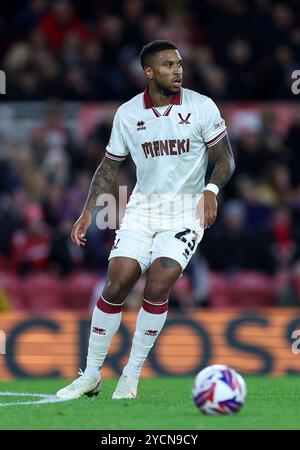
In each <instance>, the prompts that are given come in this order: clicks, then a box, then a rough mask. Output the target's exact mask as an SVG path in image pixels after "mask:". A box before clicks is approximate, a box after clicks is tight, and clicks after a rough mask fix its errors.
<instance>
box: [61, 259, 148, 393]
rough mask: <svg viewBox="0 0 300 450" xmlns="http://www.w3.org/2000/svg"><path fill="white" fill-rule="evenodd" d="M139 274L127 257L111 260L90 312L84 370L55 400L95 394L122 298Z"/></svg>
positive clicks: (118, 316) (120, 313) (116, 326)
mask: <svg viewBox="0 0 300 450" xmlns="http://www.w3.org/2000/svg"><path fill="white" fill-rule="evenodd" d="M140 275H141V267H140V264H139V263H138V261H137V260H135V259H133V258H127V257H113V258H112V259H110V261H109V265H108V273H107V281H106V284H105V287H104V290H103V294H102V296H101V297H100V299H99V301H98V303H97V305H96V306H95V308H94V311H93V316H92V322H91V332H90V338H89V347H88V355H87V366H86V369H85V371H84V373H82V372H81V373H80V375H81V376H80V377H79V378H78V379H76V380H75V381H73V383H71V384H70V385H68V386H67V387H65V388H63V389H60V390H59V391H58V392H57V396H58V397H60V398H64V399H75V398H79V397H81V395H83V394H87V395H97V393H98V392H99V388H100V380H101V376H100V369H101V367H102V364H103V362H104V359H105V357H106V355H107V352H108V349H109V346H110V343H111V340H112V338H113V336H114V335H115V333H116V332H117V331H118V328H119V326H120V322H121V315H122V306H123V303H124V299H125V297H126V295H127V294H128V292H129V291H130V290H131V289H132V287H133V286H134V284H135V283H136V281H137V280H138V279H139V277H140Z"/></svg>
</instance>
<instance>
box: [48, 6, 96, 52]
mask: <svg viewBox="0 0 300 450" xmlns="http://www.w3.org/2000/svg"><path fill="white" fill-rule="evenodd" d="M39 28H40V30H41V32H42V34H43V35H44V36H45V38H46V41H47V43H48V44H49V46H50V48H51V49H52V50H54V51H59V50H61V49H62V47H63V45H64V41H65V38H66V37H67V36H68V35H69V34H70V33H72V34H74V35H77V36H78V37H79V39H80V40H81V41H82V42H87V41H88V39H89V37H90V33H89V31H88V30H87V28H86V27H85V26H84V24H83V23H81V21H80V20H79V19H78V17H77V15H76V12H75V10H74V8H73V6H72V3H71V2H70V1H69V0H55V1H54V2H52V10H51V11H49V12H48V13H46V14H45V15H44V16H43V17H42V18H41V19H40V22H39Z"/></svg>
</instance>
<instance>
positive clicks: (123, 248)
mask: <svg viewBox="0 0 300 450" xmlns="http://www.w3.org/2000/svg"><path fill="white" fill-rule="evenodd" d="M133 222H134V223H135V226H134V227H133V226H130V227H127V226H124V225H123V224H124V222H123V223H122V225H121V227H120V229H119V230H117V231H116V237H115V241H114V244H113V246H112V249H111V252H110V255H109V258H108V259H111V258H114V257H115V256H125V257H128V258H133V259H136V260H137V261H138V263H139V264H140V267H141V271H142V273H145V272H146V270H147V269H148V268H149V267H150V265H151V264H152V263H153V261H154V260H155V259H157V258H160V257H167V258H172V259H174V260H175V261H177V262H178V263H179V264H180V265H181V267H182V271H183V270H184V269H185V268H186V266H187V264H188V262H189V261H190V259H191V257H192V256H193V254H194V253H195V251H196V249H197V246H198V244H199V243H200V241H201V239H202V237H203V232H204V230H203V228H200V227H194V228H195V229H196V230H197V231H195V230H194V229H192V228H188V227H181V228H180V229H164V228H165V227H163V226H161V224H160V225H159V226H155V225H154V224H153V223H151V224H150V222H149V221H148V220H147V219H145V220H144V221H143V220H141V218H140V217H139V220H136V221H133ZM131 223H132V222H131Z"/></svg>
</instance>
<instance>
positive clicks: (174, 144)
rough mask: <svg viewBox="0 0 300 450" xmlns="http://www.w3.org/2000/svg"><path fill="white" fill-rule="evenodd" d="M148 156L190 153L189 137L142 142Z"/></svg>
mask: <svg viewBox="0 0 300 450" xmlns="http://www.w3.org/2000/svg"><path fill="white" fill-rule="evenodd" d="M142 148H143V150H144V154H145V156H146V158H148V157H151V158H155V157H156V156H164V155H166V156H177V155H181V154H183V153H189V150H190V140H189V139H165V140H164V141H153V142H145V143H144V144H142Z"/></svg>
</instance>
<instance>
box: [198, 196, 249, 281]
mask: <svg viewBox="0 0 300 450" xmlns="http://www.w3.org/2000/svg"><path fill="white" fill-rule="evenodd" d="M221 213H222V224H221V226H220V228H219V229H218V230H216V231H214V230H208V232H207V233H206V234H205V235H204V243H203V245H202V252H203V254H204V256H205V257H206V258H207V261H208V265H209V268H210V269H211V270H221V271H223V272H227V273H228V274H230V273H232V272H235V271H237V270H243V269H250V268H253V267H255V266H254V260H253V256H254V255H253V252H255V247H254V242H255V241H254V236H253V235H252V234H251V233H250V231H249V230H248V228H247V222H246V220H247V210H246V207H245V206H244V204H243V203H242V202H241V201H240V200H229V201H227V202H226V203H225V204H224V206H223V209H222V211H221Z"/></svg>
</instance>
